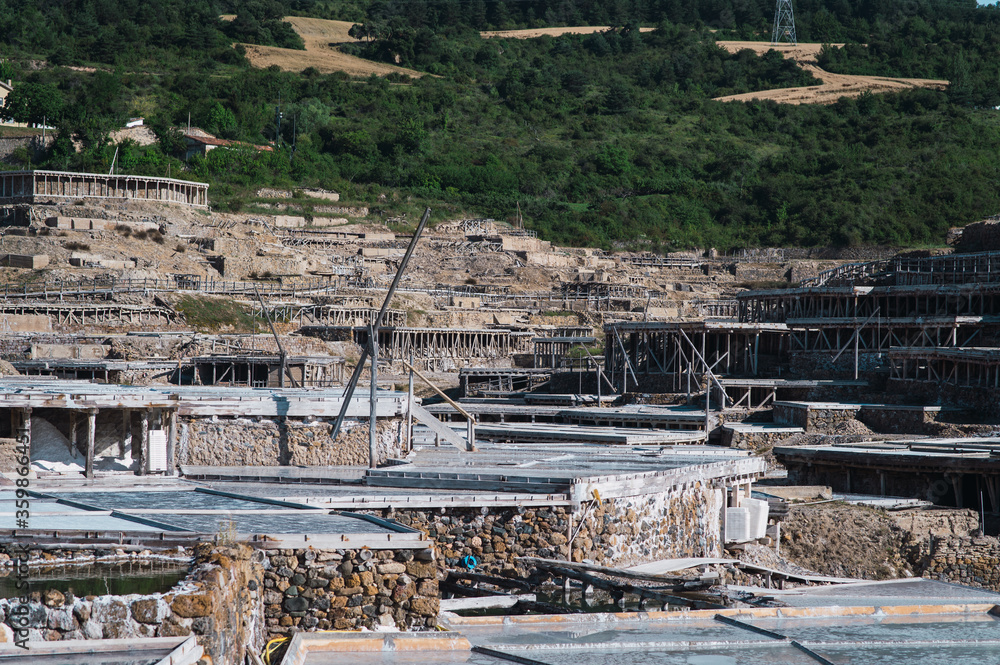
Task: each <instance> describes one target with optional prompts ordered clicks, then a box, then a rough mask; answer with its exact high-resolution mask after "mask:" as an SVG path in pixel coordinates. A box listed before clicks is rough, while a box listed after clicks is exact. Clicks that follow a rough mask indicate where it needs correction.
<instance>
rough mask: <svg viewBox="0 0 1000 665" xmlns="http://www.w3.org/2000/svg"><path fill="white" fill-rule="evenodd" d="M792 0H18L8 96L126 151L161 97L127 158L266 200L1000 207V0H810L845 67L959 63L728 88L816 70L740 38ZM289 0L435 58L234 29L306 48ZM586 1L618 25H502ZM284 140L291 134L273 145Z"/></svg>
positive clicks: (577, 11) (818, 218) (736, 232)
mask: <svg viewBox="0 0 1000 665" xmlns="http://www.w3.org/2000/svg"><path fill="white" fill-rule="evenodd" d="M772 12H773V3H772V2H770V0H768V1H767V2H765V1H764V0H709V1H707V2H702V1H697V0H657V1H654V2H644V1H640V0H615V1H612V2H602V3H598V2H593V1H592V0H580V1H567V0H561V1H560V2H558V3H557V2H551V1H549V0H537V1H536V0H526V1H521V2H516V3H515V2H510V3H506V4H505V3H502V2H486V1H485V0H406V2H403V1H402V0H375V1H374V2H372V3H368V2H363V1H362V0H350V1H348V0H345V1H343V2H341V1H340V0H326V1H322V0H321V1H315V2H314V1H312V0H293V1H292V2H291V3H287V2H286V3H283V4H282V3H279V2H278V1H277V0H242V1H240V2H236V1H234V2H221V1H220V2H206V1H204V0H202V1H199V0H188V1H186V2H183V3H181V2H179V0H152V2H151V3H146V4H144V5H135V4H134V3H133V4H128V3H124V2H122V0H88V1H87V2H82V1H80V0H67V1H66V2H65V3H63V4H41V3H37V4H18V5H14V4H8V5H4V4H2V0H0V35H3V39H4V41H5V42H6V44H7V46H8V53H9V54H10V58H9V61H8V62H7V63H4V64H3V65H2V66H3V67H5V68H6V69H7V71H8V72H9V73H8V75H9V76H10V77H12V78H14V79H15V82H16V85H15V91H14V93H11V95H10V96H9V97H8V103H7V105H6V106H5V107H4V108H3V115H4V117H9V118H14V119H17V120H23V121H28V122H38V121H40V120H41V118H45V119H46V120H47V121H48V122H49V123H54V124H57V125H58V126H59V128H60V130H61V131H60V132H59V139H58V140H57V142H56V143H55V145H54V147H53V148H52V150H51V151H50V154H49V155H48V157H47V161H46V163H45V165H46V166H49V167H52V168H60V169H81V170H105V171H106V170H107V169H108V168H109V166H110V162H111V159H112V157H113V155H114V151H115V146H113V145H111V143H110V142H109V140H108V135H109V133H110V131H111V130H113V129H116V128H118V127H120V126H121V125H122V123H123V121H124V120H125V119H126V118H127V117H129V116H132V115H144V116H145V117H146V118H147V122H148V123H149V124H150V125H152V127H153V128H154V130H155V131H156V133H157V134H158V136H159V138H160V144H159V145H158V146H150V147H145V148H143V147H140V146H138V145H135V144H133V143H125V144H122V145H119V146H118V149H119V157H118V159H119V163H120V165H121V168H122V169H123V170H128V171H130V172H135V173H143V174H150V175H167V174H168V173H169V174H170V175H174V176H180V177H187V178H194V179H201V180H206V181H209V182H211V183H212V188H211V190H210V191H211V193H212V198H213V203H214V204H215V205H217V206H229V207H238V206H240V205H246V200H247V198H248V195H249V193H250V192H252V191H254V190H255V189H256V188H257V187H259V186H260V185H264V184H272V185H278V186H286V187H295V186H303V185H305V186H308V185H319V186H323V187H329V188H333V189H337V190H340V191H341V192H343V194H344V197H345V199H347V200H360V201H369V202H371V203H373V204H375V205H378V206H381V207H383V208H386V209H387V210H389V211H391V210H392V209H393V208H394V207H395V208H396V209H407V206H410V209H412V208H416V207H417V206H420V205H423V204H424V203H429V204H430V205H433V206H435V207H438V208H442V209H445V210H451V211H456V212H457V211H461V212H464V213H466V214H473V215H488V216H493V217H499V218H503V217H507V216H509V215H511V214H512V213H513V212H514V210H515V209H516V208H517V207H520V209H521V211H522V212H523V214H524V217H525V219H526V220H527V222H528V224H529V226H533V227H534V228H536V229H538V230H539V231H540V232H541V233H542V234H543V235H544V236H545V237H548V238H550V239H553V240H557V241H560V242H565V243H571V244H588V245H602V246H621V245H634V246H646V247H652V248H664V249H666V248H686V247H697V246H707V245H715V246H718V247H721V248H730V247H736V246H748V245H793V244H794V245H826V244H858V243H893V244H920V243H937V242H940V241H941V240H942V239H943V236H944V233H945V231H946V230H947V228H948V227H949V226H951V225H955V224H961V223H965V222H968V221H971V220H973V219H976V218H978V217H981V216H983V215H985V214H992V213H995V212H997V210H998V209H1000V191H998V189H997V187H996V183H997V182H998V180H1000V178H998V176H1000V173H998V171H1000V167H998V166H997V160H996V158H995V155H996V154H997V151H998V149H1000V126H998V122H1000V117H998V116H997V114H996V112H995V111H993V110H992V109H987V108H984V107H990V106H994V105H997V104H1000V101H997V100H995V99H994V96H995V95H996V94H997V91H998V89H1000V88H998V86H997V85H996V83H997V82H998V79H1000V71H998V69H997V67H998V64H1000V59H998V58H997V56H998V55H1000V54H997V53H996V46H995V43H996V40H997V39H998V38H997V37H995V35H997V34H1000V32H998V31H997V30H995V27H996V26H995V25H994V22H995V21H997V20H998V16H1000V14H998V12H997V10H995V9H992V8H983V9H976V8H975V3H974V2H973V1H972V0H969V1H968V2H967V1H965V0H948V1H945V0H924V1H922V2H920V1H916V2H905V3H904V2H897V1H893V2H889V1H888V0H800V1H799V2H796V18H797V22H798V25H799V35H800V38H801V39H802V40H803V41H804V40H807V39H818V40H822V41H829V42H841V41H843V42H847V43H848V44H849V45H848V46H847V47H845V48H843V49H837V48H828V49H826V50H825V51H824V53H823V54H822V56H821V58H822V62H823V64H824V66H826V67H829V68H831V69H834V70H837V71H844V72H853V73H886V74H893V75H907V76H933V77H943V78H950V79H952V80H953V81H954V82H955V84H954V85H953V86H951V88H950V89H949V90H948V91H947V92H935V91H927V90H914V91H910V92H905V93H900V94H893V95H865V96H863V97H861V98H860V99H857V100H847V99H845V100H841V101H840V102H838V103H837V104H834V105H832V106H823V107H816V106H779V105H776V104H774V103H760V102H755V103H749V104H743V103H730V104H726V103H720V102H715V101H712V98H713V97H717V96H721V95H726V94H732V93H739V92H746V91H751V90H759V89H765V88H773V87H783V86H797V85H809V84H811V83H814V82H815V81H814V80H813V79H812V78H811V77H810V76H809V75H808V74H806V73H805V72H803V71H802V70H800V69H799V68H797V67H796V66H794V65H793V64H792V63H790V62H789V61H786V60H784V59H782V58H781V57H780V55H778V54H777V53H773V52H772V53H768V54H766V55H764V56H762V57H758V56H756V55H754V54H753V53H752V52H751V51H743V52H740V53H737V54H730V53H728V52H726V51H724V50H722V49H720V48H718V47H717V46H716V45H715V43H714V40H715V39H716V38H722V37H726V38H751V37H755V36H756V37H759V36H760V35H761V34H766V33H767V31H768V30H769V21H770V18H771V13H772ZM289 13H294V14H302V15H312V16H319V17H324V18H338V19H346V20H350V21H352V22H356V23H357V24H358V28H357V29H355V30H354V31H353V34H354V36H355V37H356V38H357V41H356V42H355V43H354V44H352V45H349V46H347V47H345V48H347V49H348V50H351V51H353V52H355V53H357V54H359V55H362V56H365V57H369V58H373V59H380V60H384V61H390V62H398V63H400V64H403V65H405V66H408V67H411V68H415V69H418V70H421V71H425V72H428V73H431V74H433V76H426V77H424V78H421V79H419V80H410V79H408V78H406V77H401V76H392V77H389V78H388V79H379V78H375V77H372V78H369V79H364V80H358V79H350V78H349V77H347V76H346V75H342V74H335V75H329V76H324V75H320V74H319V73H318V72H316V71H315V70H306V71H304V72H302V73H284V72H280V71H276V70H274V71H272V70H256V69H253V68H251V67H249V65H248V63H247V62H246V61H245V59H244V58H243V57H242V53H241V51H240V49H239V48H236V49H234V48H232V46H231V45H232V42H234V41H246V42H257V43H265V44H275V45H283V46H288V47H297V46H301V41H300V40H299V38H298V37H297V36H296V35H295V34H294V33H293V32H291V31H290V29H289V27H288V26H287V24H284V23H282V22H281V21H280V18H281V16H283V15H287V14H289ZM221 14H235V15H236V18H235V19H233V20H231V21H224V20H220V19H219V18H218V17H219V16H220V15H221ZM560 23H561V24H587V23H591V24H606V25H611V26H614V28H613V29H611V30H608V31H606V32H604V33H599V34H594V35H586V36H571V35H567V36H563V37H559V38H551V37H544V38H539V39H534V40H512V39H482V38H480V36H479V34H478V30H479V29H481V28H498V29H499V28H515V27H527V26H541V25H546V24H560ZM639 25H647V26H655V27H656V29H655V30H654V31H652V32H640V31H639ZM963 26H965V28H964V29H963ZM711 30H717V31H718V32H714V33H713V32H711ZM862 43H864V44H868V46H860V45H859V44H862ZM109 45H110V46H109ZM41 59H44V60H45V61H47V63H48V65H50V66H40V62H39V61H40V60H41ZM65 65H73V66H74V67H75V68H71V67H69V66H65ZM81 65H82V66H87V67H91V68H93V69H94V70H96V71H91V70H82V68H81V67H79V66H81ZM2 74H3V72H0V77H2ZM279 104H280V113H281V114H282V117H283V122H282V125H281V132H280V135H278V134H277V133H276V122H275V118H276V112H278V111H279V109H278V106H279ZM40 116H41V117H40ZM188 118H190V121H191V123H192V124H194V125H197V126H199V127H202V128H203V129H205V130H207V131H210V132H212V133H214V134H217V135H219V136H221V137H223V138H229V139H235V140H238V141H242V142H245V143H246V144H248V145H246V146H244V147H241V148H235V149H228V150H227V149H217V150H213V151H212V152H210V153H209V154H208V156H207V157H206V158H195V159H193V160H192V161H191V162H190V163H187V164H186V163H184V162H182V161H180V159H179V158H180V157H182V156H183V153H184V144H183V139H182V138H181V136H180V134H179V132H178V131H177V129H175V128H176V127H180V126H183V125H185V124H186V123H187V122H188ZM71 137H75V138H76V139H78V144H82V146H83V149H82V150H81V151H76V150H75V149H74V146H73V144H72V142H71V140H70V138H71ZM265 142H270V143H271V144H272V145H273V147H274V149H273V150H272V151H258V150H255V149H254V148H253V147H252V146H251V145H250V144H261V143H265ZM293 146H294V149H293ZM376 202H377V203H376Z"/></svg>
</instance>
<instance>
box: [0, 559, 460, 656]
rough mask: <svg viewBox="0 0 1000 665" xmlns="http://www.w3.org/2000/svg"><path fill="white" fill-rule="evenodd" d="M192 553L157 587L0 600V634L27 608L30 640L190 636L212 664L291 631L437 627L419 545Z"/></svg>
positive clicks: (430, 578) (429, 563)
mask: <svg viewBox="0 0 1000 665" xmlns="http://www.w3.org/2000/svg"><path fill="white" fill-rule="evenodd" d="M193 551H194V562H193V566H192V569H191V573H190V574H189V575H188V576H187V577H186V578H184V579H183V580H182V581H181V582H179V583H178V584H177V585H175V586H174V587H173V588H172V589H170V590H169V591H167V592H165V593H156V594H146V595H138V594H132V595H123V596H114V595H108V596H87V597H86V598H78V597H74V596H73V595H72V594H63V593H61V592H59V591H56V590H54V589H52V590H48V591H45V592H44V593H40V592H34V593H33V594H32V595H31V597H30V602H28V603H27V605H26V606H18V605H19V604H18V600H17V599H2V600H0V641H4V638H6V641H10V638H11V636H12V626H14V625H16V620H17V617H18V616H27V620H28V624H27V628H28V629H29V631H30V633H29V638H28V639H29V640H31V641H54V640H70V639H77V640H80V639H93V640H100V639H128V638H139V637H175V636H183V635H192V634H193V635H197V636H198V642H199V643H200V644H201V645H202V646H203V647H204V648H205V653H206V654H207V655H208V656H210V657H211V661H209V662H211V663H213V665H243V663H244V662H246V653H247V651H248V650H252V651H254V652H255V653H259V652H260V650H261V648H262V647H263V646H264V644H265V643H266V641H267V640H269V639H271V638H274V637H280V636H284V635H288V634H290V633H293V632H296V631H311V630H331V629H332V630H354V629H360V628H367V629H371V630H374V629H378V628H380V627H396V628H400V629H411V630H412V629H430V628H434V627H436V626H437V621H438V612H439V609H440V601H439V596H438V582H437V575H438V567H437V563H436V562H435V561H434V560H433V551H432V550H429V549H425V550H379V551H374V550H369V549H361V550H341V549H338V550H318V549H312V548H301V549H269V550H253V549H251V548H250V547H247V546H246V545H236V546H213V545H211V544H201V545H198V546H197V547H195V548H194V550H193ZM145 554H149V553H148V552H146V553H145ZM122 556H124V557H125V558H128V556H127V555H124V553H122V554H121V555H119V558H121V557H122ZM30 558H31V560H32V561H33V562H36V563H41V562H47V563H50V564H53V565H54V562H56V561H58V560H69V561H73V560H82V561H88V560H92V559H93V558H94V552H93V551H83V550H79V551H74V550H72V549H67V550H52V551H48V552H42V551H40V550H33V551H32V553H31V556H30ZM3 564H6V565H8V566H9V564H10V559H9V557H8V558H7V559H5V560H4V561H2V562H0V565H3ZM15 606H18V607H15ZM22 608H23V609H22ZM22 613H23V614H22Z"/></svg>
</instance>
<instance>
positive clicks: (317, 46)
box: [243, 16, 424, 78]
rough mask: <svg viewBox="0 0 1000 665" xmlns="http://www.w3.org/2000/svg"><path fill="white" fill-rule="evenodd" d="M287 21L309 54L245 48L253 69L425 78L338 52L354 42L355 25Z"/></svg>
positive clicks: (295, 18) (298, 19)
mask: <svg viewBox="0 0 1000 665" xmlns="http://www.w3.org/2000/svg"><path fill="white" fill-rule="evenodd" d="M285 21H287V22H288V23H291V24H292V27H293V28H294V29H295V32H297V33H299V35H300V36H301V37H302V41H304V42H305V45H306V50H305V51H299V50H296V49H289V48H277V47H275V46H258V45H256V44H243V47H244V48H246V50H247V59H248V60H249V61H250V64H252V65H253V66H254V67H260V68H265V67H270V66H271V65H277V66H278V67H280V68H281V69H282V70H284V71H286V72H301V71H302V70H303V69H306V68H308V67H315V68H316V69H317V70H319V72H320V73H322V74H331V73H333V72H346V73H347V74H350V75H351V76H369V75H371V74H376V75H378V76H385V75H386V74H392V73H394V72H395V73H397V74H406V75H407V76H411V77H413V78H420V77H421V76H423V75H424V74H423V72H418V71H416V70H413V69H406V68H405V67H396V66H395V65H387V64H384V63H381V62H374V61H372V60H365V59H363V58H358V57H355V56H353V55H348V54H346V53H341V52H340V51H339V50H338V49H337V45H338V44H343V43H345V42H353V41H354V39H353V38H352V37H351V36H350V35H348V34H347V31H348V30H350V29H351V25H353V24H352V23H349V22H347V21H327V20H324V19H318V18H302V17H300V16H286V17H285Z"/></svg>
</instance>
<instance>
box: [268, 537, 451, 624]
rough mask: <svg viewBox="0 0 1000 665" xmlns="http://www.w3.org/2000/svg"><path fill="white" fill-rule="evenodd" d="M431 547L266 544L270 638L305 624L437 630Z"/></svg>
mask: <svg viewBox="0 0 1000 665" xmlns="http://www.w3.org/2000/svg"><path fill="white" fill-rule="evenodd" d="M429 553H430V550H417V551H416V552H414V551H412V550H396V551H393V550H378V551H374V550H368V549H364V550H335V551H331V550H326V551H324V550H313V549H295V550H277V549H274V550H261V551H260V554H261V555H262V556H261V559H262V565H263V568H264V616H265V622H266V626H267V633H268V637H269V638H270V637H274V636H278V635H286V634H289V633H291V632H295V631H297V630H355V629H359V628H368V629H371V630H375V629H378V628H380V627H382V628H400V629H414V628H435V627H436V626H437V616H438V611H439V609H440V608H439V605H440V601H439V597H438V582H437V571H438V569H437V565H436V564H435V562H434V561H433V560H429V559H430V556H429ZM418 557H422V558H425V559H428V560H421V559H420V558H418Z"/></svg>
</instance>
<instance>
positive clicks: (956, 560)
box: [923, 536, 1000, 591]
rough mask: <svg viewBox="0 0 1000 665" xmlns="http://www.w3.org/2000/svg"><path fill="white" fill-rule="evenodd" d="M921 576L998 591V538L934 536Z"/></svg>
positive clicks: (999, 556)
mask: <svg viewBox="0 0 1000 665" xmlns="http://www.w3.org/2000/svg"><path fill="white" fill-rule="evenodd" d="M923 576H924V577H930V578H934V579H944V580H947V581H949V582H955V583H957V584H965V585H967V586H974V587H980V588H984V589H993V590H994V591H1000V540H997V539H996V538H993V537H989V536H979V537H975V536H973V537H970V538H940V539H935V540H934V543H933V548H932V554H931V558H930V561H929V562H928V565H927V568H926V569H925V571H924V573H923Z"/></svg>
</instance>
